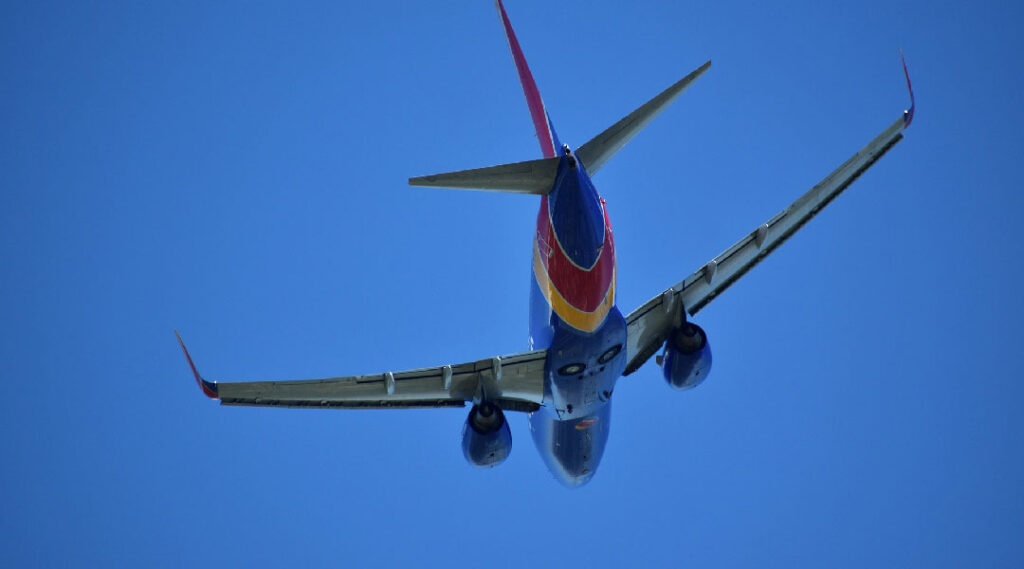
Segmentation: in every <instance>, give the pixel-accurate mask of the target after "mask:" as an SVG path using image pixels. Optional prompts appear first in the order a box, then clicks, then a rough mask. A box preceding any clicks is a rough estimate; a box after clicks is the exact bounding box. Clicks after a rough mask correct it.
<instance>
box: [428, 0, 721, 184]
mask: <svg viewBox="0 0 1024 569" xmlns="http://www.w3.org/2000/svg"><path fill="white" fill-rule="evenodd" d="M494 4H495V6H496V7H497V9H498V16H500V17H501V26H502V29H503V30H504V31H505V39H507V40H508V47H509V51H511V52H512V61H513V62H514V63H515V66H516V71H517V72H518V74H519V82H520V84H522V86H523V94H524V95H525V96H526V104H527V106H528V107H529V108H530V118H531V119H532V120H533V128H534V129H535V130H536V132H537V142H539V143H540V151H541V154H542V155H543V156H544V158H542V159H540V160H530V161H526V162H516V163H514V164H502V165H500V166H491V167H489V168H475V169H472V170H462V171H458V172H448V173H445V174H435V175H432V176H420V177H416V178H409V185H411V186H429V187H440V188H462V189H479V190H494V191H502V192H513V193H523V194H537V195H547V194H548V193H550V192H551V190H552V188H553V186H554V182H555V177H556V175H557V174H558V165H559V163H560V161H561V156H562V155H563V154H565V155H566V156H568V157H569V159H570V160H576V159H578V160H579V161H580V163H582V165H583V167H584V168H585V169H586V171H587V173H588V174H590V175H591V176H593V175H594V174H595V173H597V171H598V170H600V169H601V167H602V166H604V164H605V163H606V162H608V160H610V159H611V157H612V156H614V155H615V153H616V152H618V151H619V150H620V149H622V147H623V146H625V145H626V143H627V142H629V141H630V140H632V138H633V137H634V136H636V133H638V132H640V130H641V129H643V128H644V127H645V126H647V125H648V123H650V122H651V121H652V120H654V117H656V116H658V114H659V113H661V111H663V110H664V109H665V107H667V106H668V105H669V104H670V103H672V101H674V100H675V99H676V97H678V96H679V95H680V94H681V93H682V92H683V91H684V90H685V89H686V88H687V87H689V86H690V84H691V83H693V81H695V80H696V79H697V78H698V77H700V76H701V75H702V74H703V73H704V72H705V71H707V70H708V68H709V67H711V61H707V62H706V63H704V65H701V66H700V67H698V68H697V69H695V70H693V71H692V72H691V73H690V74H689V75H687V76H686V77H683V78H682V79H680V80H679V81H677V82H676V83H674V84H673V85H672V86H670V87H669V88H668V89H665V90H664V91H662V92H661V93H659V94H658V95H657V96H655V97H654V98H653V99H651V100H650V101H647V102H646V103H644V104H643V105H641V106H640V107H639V108H637V109H636V110H635V111H633V112H632V113H630V114H628V115H626V117H624V118H623V119H622V120H620V121H618V122H617V123H615V124H613V125H612V126H610V127H608V128H607V129H605V130H604V132H602V133H601V134H599V135H597V136H595V137H594V138H593V139H591V140H590V141H589V142H587V143H586V144H584V145H583V146H581V147H580V148H579V149H578V150H577V151H576V155H575V157H573V156H572V155H571V153H570V152H569V151H568V150H565V151H563V150H562V148H563V147H562V144H561V143H560V142H559V140H558V134H556V133H555V126H554V124H553V123H552V122H551V116H550V115H549V114H548V112H547V109H545V108H544V101H543V100H542V99H541V97H540V91H539V90H538V89H537V83H536V82H535V81H534V80H533V74H532V73H530V67H529V65H527V64H526V57H525V56H523V50H522V48H521V47H520V46H519V40H518V39H516V34H515V32H514V31H513V30H512V23H511V22H510V21H509V19H508V14H507V13H506V12H505V6H504V5H503V4H502V0H495V2H494Z"/></svg>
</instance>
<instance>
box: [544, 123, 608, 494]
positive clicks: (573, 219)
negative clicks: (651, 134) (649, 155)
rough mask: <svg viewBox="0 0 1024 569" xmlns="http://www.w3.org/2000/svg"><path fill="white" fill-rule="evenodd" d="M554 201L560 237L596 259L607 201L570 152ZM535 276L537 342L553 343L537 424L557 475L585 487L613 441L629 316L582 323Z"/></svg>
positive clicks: (577, 255) (577, 256)
mask: <svg viewBox="0 0 1024 569" xmlns="http://www.w3.org/2000/svg"><path fill="white" fill-rule="evenodd" d="M552 130H553V129H552ZM547 204H548V207H549V208H550V215H551V219H552V221H553V222H554V227H555V231H556V233H557V235H558V241H559V243H560V244H562V246H563V247H564V248H565V250H566V252H567V253H568V254H569V255H570V257H572V260H573V262H574V263H576V264H578V265H579V266H581V267H584V268H585V267H588V266H592V265H594V263H595V256H596V253H595V251H597V250H598V248H599V247H600V245H601V244H602V240H603V239H604V227H605V215H604V208H603V207H602V202H601V198H600V196H599V195H598V193H597V190H596V189H595V188H594V185H593V183H591V181H590V178H589V176H588V175H587V173H586V171H585V170H584V169H583V168H582V167H581V166H579V165H578V164H576V163H575V160H570V159H568V158H566V157H563V159H562V165H561V166H560V168H559V174H558V177H557V179H556V182H555V186H554V189H553V190H552V191H551V193H550V194H549V195H548V200H547ZM541 213H542V214H543V213H544V212H543V211H542V212H541ZM530 280H531V290H530V344H531V349H543V348H546V349H547V350H548V357H547V363H546V364H545V370H544V371H545V393H544V406H543V407H542V408H541V409H540V410H538V411H536V412H534V413H531V414H530V418H529V423H530V431H531V434H532V436H533V441H534V444H535V445H536V446H537V450H538V451H539V452H540V455H541V457H542V458H543V459H544V462H545V464H546V465H547V467H548V469H549V470H550V471H551V473H552V474H554V476H555V478H556V479H558V480H559V482H561V483H563V484H565V485H566V486H573V487H575V486H581V485H583V484H585V483H586V482H588V481H589V480H590V478H591V477H592V476H593V475H594V472H595V471H596V470H597V467H598V464H599V463H600V461H601V456H602V455H603V454H604V447H605V443H606V442H607V441H608V433H609V428H610V426H611V395H612V392H613V391H614V389H615V382H616V381H617V380H618V378H619V377H620V376H621V375H622V371H623V369H624V368H625V365H626V361H625V360H626V353H625V344H626V322H625V319H624V318H623V317H622V313H621V312H620V311H619V309H618V307H616V306H614V305H612V307H611V308H610V309H609V310H608V314H607V316H605V317H604V320H603V321H602V322H601V323H600V325H598V326H597V328H596V329H594V330H593V331H591V332H586V331H582V330H580V329H578V328H575V327H573V326H572V325H570V324H569V323H567V322H566V321H564V320H563V319H562V318H561V317H559V315H558V313H557V312H556V311H555V310H554V309H553V308H552V306H551V304H550V303H549V302H548V301H547V299H546V298H545V296H544V294H543V293H542V292H541V290H540V285H539V284H538V281H537V276H536V274H534V275H533V276H532V277H531V279H530Z"/></svg>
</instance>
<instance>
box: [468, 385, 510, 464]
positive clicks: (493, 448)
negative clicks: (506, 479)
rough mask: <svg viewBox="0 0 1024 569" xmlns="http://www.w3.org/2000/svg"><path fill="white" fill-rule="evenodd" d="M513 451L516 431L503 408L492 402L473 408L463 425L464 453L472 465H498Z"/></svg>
mask: <svg viewBox="0 0 1024 569" xmlns="http://www.w3.org/2000/svg"><path fill="white" fill-rule="evenodd" d="M511 452H512V431H511V430H510V429H509V427H508V421H506V420H505V414H504V413H503V412H502V411H501V408H500V407H498V406H497V405H495V404H494V403H491V402H489V401H484V402H482V403H478V404H476V405H473V408H472V409H470V410H469V416H468V417H466V424H465V425H463V426H462V454H463V455H464V456H465V457H466V460H467V461H469V463H470V464H473V465H476V466H482V467H491V466H497V465H499V464H501V463H502V462H504V461H505V459H506V458H508V455H509V454H510V453H511Z"/></svg>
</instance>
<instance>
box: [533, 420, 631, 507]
mask: <svg viewBox="0 0 1024 569" xmlns="http://www.w3.org/2000/svg"><path fill="white" fill-rule="evenodd" d="M611 409H612V405H611V401H608V402H605V403H602V404H601V405H599V406H597V407H596V408H595V411H594V412H593V413H591V414H590V415H586V416H582V417H579V418H577V419H571V420H568V421H563V420H559V419H558V418H557V417H556V416H555V415H553V414H551V413H549V412H547V411H545V410H543V409H542V410H540V411H535V412H533V413H531V414H530V434H531V435H532V436H533V443H534V444H535V445H536V446H537V450H538V451H539V452H540V455H541V458H543V459H544V463H545V464H546V465H547V467H548V470H550V471H551V474H553V475H554V476H555V479H556V480H558V481H559V482H561V483H562V484H564V485H565V486H569V487H578V486H582V485H584V484H586V483H587V482H589V481H590V479H591V478H592V477H593V476H594V472H596V471H597V467H598V465H599V464H600V463H601V457H602V456H603V455H604V448H605V444H606V443H607V442H608V432H609V429H610V427H611V416H612V414H611Z"/></svg>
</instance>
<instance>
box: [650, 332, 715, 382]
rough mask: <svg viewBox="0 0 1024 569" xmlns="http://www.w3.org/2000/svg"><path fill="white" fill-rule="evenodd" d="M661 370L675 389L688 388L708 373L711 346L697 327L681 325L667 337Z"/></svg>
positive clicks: (702, 379) (705, 335)
mask: <svg viewBox="0 0 1024 569" xmlns="http://www.w3.org/2000/svg"><path fill="white" fill-rule="evenodd" d="M661 370H662V373H663V374H664V375H665V381H666V382H668V384H669V385H671V386H672V387H673V388H675V389H691V388H694V387H697V386H698V385H700V384H701V382H702V381H704V379H705V378H706V377H707V376H708V373H710V372H711V346H709V345H708V336H707V334H705V333H704V330H703V329H702V328H701V327H700V326H697V325H696V324H694V323H692V322H683V325H682V326H680V327H679V328H676V329H675V330H673V331H672V333H671V334H669V337H668V340H667V341H666V342H665V354H664V356H663V360H662V362H661Z"/></svg>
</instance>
